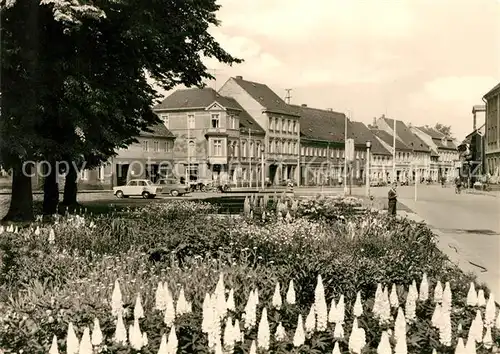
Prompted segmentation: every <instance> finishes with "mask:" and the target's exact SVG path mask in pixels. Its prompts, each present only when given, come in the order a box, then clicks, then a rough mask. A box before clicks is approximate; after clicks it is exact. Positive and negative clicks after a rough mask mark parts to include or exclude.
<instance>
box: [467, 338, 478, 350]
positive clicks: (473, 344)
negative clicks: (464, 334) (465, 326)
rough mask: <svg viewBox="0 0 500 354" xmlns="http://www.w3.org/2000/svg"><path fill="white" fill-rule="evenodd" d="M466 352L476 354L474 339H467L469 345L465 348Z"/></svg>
mask: <svg viewBox="0 0 500 354" xmlns="http://www.w3.org/2000/svg"><path fill="white" fill-rule="evenodd" d="M465 352H466V353H467V354H476V341H475V340H474V339H472V340H469V339H467V344H466V346H465Z"/></svg>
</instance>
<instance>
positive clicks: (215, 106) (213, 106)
mask: <svg viewBox="0 0 500 354" xmlns="http://www.w3.org/2000/svg"><path fill="white" fill-rule="evenodd" d="M205 110H207V111H225V110H226V109H225V108H224V107H222V106H221V105H220V104H219V103H218V102H217V101H215V102H213V103H212V104H211V105H210V106H208V107H207V108H205Z"/></svg>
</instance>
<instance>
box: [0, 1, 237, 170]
mask: <svg viewBox="0 0 500 354" xmlns="http://www.w3.org/2000/svg"><path fill="white" fill-rule="evenodd" d="M0 4H1V5H2V6H1V16H2V24H1V25H2V46H1V52H0V54H1V57H2V64H1V65H2V68H1V70H2V72H1V74H2V75H1V76H2V82H1V92H2V118H1V122H0V134H1V138H2V139H0V155H1V156H2V159H1V160H2V161H3V163H4V164H5V165H6V167H7V168H19V166H20V164H22V163H23V162H24V161H27V160H32V161H40V160H49V161H57V160H67V159H71V160H75V159H80V158H81V157H82V156H83V159H85V160H87V161H88V162H89V164H87V166H88V167H92V166H96V165H99V164H100V163H101V162H102V161H105V160H107V159H108V158H109V157H110V156H112V155H114V153H115V150H116V149H117V148H121V147H126V146H128V145H129V144H130V143H132V142H135V141H136V140H135V136H138V135H139V133H140V132H141V131H149V129H148V127H150V126H152V125H154V124H157V123H159V119H158V117H157V116H156V115H155V114H154V113H153V112H152V110H151V108H152V106H153V104H154V102H155V100H156V99H157V98H159V97H158V94H157V92H156V91H155V90H154V89H153V88H152V87H151V85H150V82H149V80H148V78H151V79H153V80H154V81H155V82H156V83H157V84H158V85H159V86H161V87H162V88H163V89H165V90H169V89H172V88H173V87H175V86H176V85H179V84H184V85H186V86H188V87H189V86H193V85H196V86H201V85H202V82H203V80H204V79H207V78H212V76H211V75H210V74H209V73H208V72H207V68H206V67H205V65H204V64H203V61H202V59H203V58H204V57H212V58H216V59H217V60H219V61H221V62H224V63H227V64H232V63H238V62H241V60H240V59H237V58H234V57H232V56H231V55H230V54H228V53H227V52H226V51H224V50H223V49H222V48H221V47H220V45H219V44H218V43H217V41H216V40H215V39H214V38H213V37H212V36H211V35H210V34H209V32H208V30H209V27H210V26H216V25H218V24H219V23H218V21H217V19H216V12H217V10H218V9H219V5H217V4H216V3H215V0H183V1H177V0H154V1H137V0H96V1H93V2H90V1H86V0H42V1H34V0H3V1H2V2H1V3H0Z"/></svg>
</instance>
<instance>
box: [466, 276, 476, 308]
mask: <svg viewBox="0 0 500 354" xmlns="http://www.w3.org/2000/svg"><path fill="white" fill-rule="evenodd" d="M467 305H468V306H477V292H476V289H475V287H474V283H473V282H471V283H470V287H469V292H468V293H467Z"/></svg>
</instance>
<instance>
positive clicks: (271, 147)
mask: <svg viewBox="0 0 500 354" xmlns="http://www.w3.org/2000/svg"><path fill="white" fill-rule="evenodd" d="M269 146H270V148H269V152H272V153H273V154H274V152H275V151H276V144H275V142H274V140H272V141H271V144H270V145H269Z"/></svg>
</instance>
